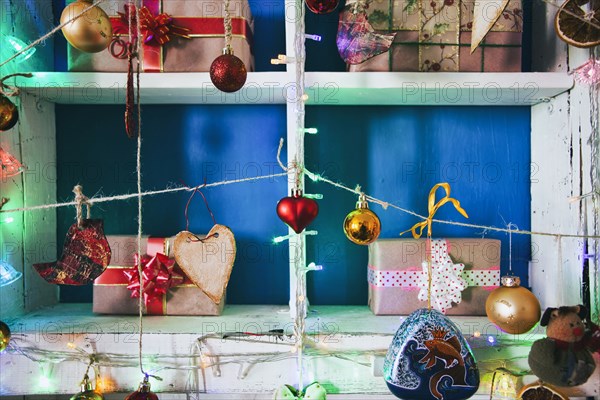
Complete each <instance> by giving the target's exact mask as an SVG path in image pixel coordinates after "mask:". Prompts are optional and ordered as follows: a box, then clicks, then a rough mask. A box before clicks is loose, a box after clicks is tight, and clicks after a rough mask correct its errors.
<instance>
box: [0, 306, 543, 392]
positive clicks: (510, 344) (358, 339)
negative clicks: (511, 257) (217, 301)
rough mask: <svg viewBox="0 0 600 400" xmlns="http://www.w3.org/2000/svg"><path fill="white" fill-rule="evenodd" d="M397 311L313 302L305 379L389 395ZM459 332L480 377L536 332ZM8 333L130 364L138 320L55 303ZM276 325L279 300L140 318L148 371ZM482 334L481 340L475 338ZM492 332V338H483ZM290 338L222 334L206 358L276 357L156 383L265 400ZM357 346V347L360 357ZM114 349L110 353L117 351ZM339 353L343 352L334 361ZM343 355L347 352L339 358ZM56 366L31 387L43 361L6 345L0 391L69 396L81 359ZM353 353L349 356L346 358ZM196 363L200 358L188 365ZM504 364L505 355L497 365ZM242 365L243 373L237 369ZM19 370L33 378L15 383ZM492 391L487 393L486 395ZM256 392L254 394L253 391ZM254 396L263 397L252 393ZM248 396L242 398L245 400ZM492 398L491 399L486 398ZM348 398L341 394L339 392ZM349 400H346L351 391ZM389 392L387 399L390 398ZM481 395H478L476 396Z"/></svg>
mask: <svg viewBox="0 0 600 400" xmlns="http://www.w3.org/2000/svg"><path fill="white" fill-rule="evenodd" d="M401 319H402V317H398V316H379V317H378V316H375V315H373V314H372V313H371V311H370V310H369V309H368V307H366V306H315V307H312V308H311V310H310V312H309V315H308V318H307V324H306V326H307V331H308V334H309V335H310V339H308V340H309V341H310V343H311V345H309V347H310V348H311V349H312V353H307V355H306V358H305V360H304V365H305V380H306V381H307V383H308V382H310V381H312V380H314V379H318V380H319V381H320V382H321V383H322V384H323V385H325V386H326V388H327V389H328V391H330V393H346V394H355V395H359V396H360V394H363V397H362V398H363V399H367V398H369V397H367V395H366V394H369V395H378V396H380V397H379V398H386V397H382V396H386V395H389V391H388V390H387V387H386V385H385V382H384V380H383V378H382V377H381V369H380V368H381V361H382V358H383V356H384V355H385V353H386V351H387V348H388V346H389V344H390V342H391V339H392V336H393V335H394V333H395V332H396V330H397V328H398V326H399V325H400V323H401ZM452 320H454V321H455V322H456V323H457V325H458V326H459V328H460V329H461V330H462V331H463V334H464V335H465V336H466V337H468V338H470V342H471V343H472V346H473V348H474V351H475V356H476V358H477V360H478V362H479V367H480V369H481V371H482V374H486V373H490V372H491V371H493V370H494V369H495V368H497V367H498V366H500V365H499V363H500V361H499V360H500V359H502V360H507V361H506V363H507V364H506V365H507V366H509V367H512V368H514V369H516V370H523V369H527V365H526V357H527V354H528V352H529V346H530V345H531V342H532V340H535V339H537V338H539V337H540V333H539V332H537V331H536V332H534V333H532V334H528V335H522V336H512V335H507V334H500V333H499V332H498V331H497V329H496V328H495V327H494V326H493V325H492V324H490V323H489V321H488V320H487V318H485V317H453V318H452ZM7 323H8V324H9V325H10V326H11V328H12V329H13V336H14V339H13V340H14V344H15V345H17V346H19V347H21V348H25V349H26V348H29V349H30V352H31V350H35V349H44V350H48V351H61V352H65V351H67V352H68V351H74V350H69V349H68V348H67V343H68V342H74V343H76V344H77V345H78V346H79V347H81V348H83V349H85V350H86V351H95V352H97V353H98V354H100V355H102V354H106V353H111V354H112V357H113V358H115V357H116V358H118V359H119V360H120V361H121V362H123V361H125V362H129V363H130V364H133V365H135V364H136V363H137V358H136V355H137V348H138V346H137V335H136V332H137V329H138V321H137V317H135V316H112V315H94V314H92V312H91V305H90V304H60V305H58V306H54V307H50V308H46V309H43V310H40V311H36V312H33V313H30V314H28V315H25V316H23V317H20V318H18V319H15V320H12V321H10V320H9V321H7ZM272 329H282V330H283V331H284V333H285V334H287V335H291V333H292V332H293V322H292V320H291V319H290V317H289V311H288V310H287V307H285V306H236V305H232V306H227V307H226V308H225V312H224V314H223V315H222V316H220V317H175V316H166V317H162V316H157V317H152V316H150V317H145V318H144V354H145V355H146V361H145V362H146V364H147V368H156V367H157V366H158V365H163V366H165V365H168V366H178V367H185V366H188V367H189V366H190V361H191V360H190V359H189V358H181V357H179V358H178V356H181V355H189V354H190V349H193V347H194V346H193V345H194V343H196V340H197V338H198V337H200V336H203V335H206V334H215V333H216V334H221V333H224V332H250V333H259V332H265V331H269V330H272ZM475 331H479V332H481V333H482V335H481V337H479V338H474V337H473V333H474V332H475ZM488 336H493V337H494V338H495V339H496V343H502V344H503V346H502V348H501V349H500V348H499V347H495V346H492V345H491V344H489V343H488V342H487V338H488ZM292 347H293V341H292V339H291V338H290V337H289V336H284V337H283V338H282V339H280V340H276V339H274V338H273V337H250V338H247V337H246V338H240V339H233V340H223V339H221V337H220V336H219V335H217V337H214V338H212V339H209V340H208V341H206V342H205V344H204V345H203V351H204V354H205V355H214V356H215V358H216V357H219V359H220V361H228V360H230V358H228V356H227V355H228V354H229V355H231V354H244V355H245V359H247V360H251V359H254V358H261V357H262V358H267V359H268V358H269V356H268V355H267V354H270V355H271V356H272V355H273V354H275V355H276V357H275V358H274V359H273V360H272V361H270V362H265V363H262V364H256V365H255V366H253V367H252V365H251V364H250V363H248V362H246V363H229V364H224V365H221V366H220V367H219V368H218V369H217V368H207V370H206V372H205V373H204V374H202V373H201V371H199V370H191V371H185V370H173V369H165V370H161V371H158V372H157V374H158V375H160V376H161V377H162V378H163V379H164V381H162V382H156V383H155V384H154V388H155V389H156V390H157V391H160V392H179V393H182V392H188V393H189V392H194V390H195V389H199V390H200V391H201V392H207V393H213V394H222V395H229V396H231V397H227V398H237V397H235V396H238V395H240V396H242V398H269V396H268V395H269V394H270V393H272V392H273V390H274V389H275V388H276V387H277V386H279V385H281V384H282V383H293V382H296V381H297V379H298V377H297V373H296V359H295V354H293V353H291V352H290V350H291V348H292ZM360 352H363V353H362V354H361V353H360ZM115 355H117V356H115ZM338 356H341V357H338ZM344 357H346V358H344ZM66 358H67V361H64V362H61V363H59V364H56V365H54V367H53V369H52V376H51V382H52V386H51V387H50V388H42V387H40V386H38V385H35V384H32V382H34V381H35V378H33V377H36V376H38V375H39V374H40V365H41V364H38V363H36V362H32V361H31V360H28V359H27V358H25V357H24V356H23V355H21V354H19V353H18V352H17V351H15V350H14V349H13V350H9V351H8V352H5V353H3V354H2V355H1V356H0V362H1V365H3V366H5V365H12V367H10V368H4V367H3V368H2V374H0V396H5V395H35V394H43V393H45V392H47V393H55V394H61V393H72V392H73V390H74V389H75V388H77V386H78V381H79V380H80V379H81V376H82V375H83V371H84V369H85V365H84V364H83V363H81V362H76V361H68V357H66ZM239 358H240V357H239V356H238V359H239ZM348 358H349V359H352V360H354V361H349V360H348ZM200 362H201V360H200V357H199V355H198V357H197V359H196V360H195V365H199V363H200ZM502 362H504V361H502ZM241 371H246V372H247V374H245V376H243V377H240V372H241ZM102 373H103V374H104V375H105V376H110V377H111V380H112V381H113V382H114V387H113V388H114V391H116V392H127V391H128V390H132V389H133V388H134V387H135V385H136V384H137V382H138V381H139V379H140V376H139V375H140V373H139V370H138V369H137V368H136V367H119V368H107V367H104V368H102ZM23 376H31V377H32V378H28V379H22V378H21V377H23ZM488 384H489V383H482V386H481V390H480V394H481V395H485V393H486V390H487V385H488ZM488 393H489V392H488ZM250 395H252V396H257V397H250ZM258 395H260V396H258ZM244 396H246V397H244ZM488 396H489V395H488ZM343 398H346V397H343ZM347 398H352V397H350V396H348V397H347ZM390 398H391V397H390ZM482 398H483V397H482Z"/></svg>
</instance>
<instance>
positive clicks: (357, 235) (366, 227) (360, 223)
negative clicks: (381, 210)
mask: <svg viewBox="0 0 600 400" xmlns="http://www.w3.org/2000/svg"><path fill="white" fill-rule="evenodd" d="M344 233H345V234H346V237H347V238H348V240H350V241H351V242H353V243H356V244H361V245H367V244H369V243H373V242H374V241H375V240H377V238H378V237H379V234H380V233H381V222H380V221H379V217H377V214H375V213H374V212H373V211H371V210H369V205H368V204H367V201H366V198H365V196H364V195H360V197H359V199H358V202H357V203H356V209H355V210H353V211H351V212H350V213H349V214H348V215H346V219H345V220H344Z"/></svg>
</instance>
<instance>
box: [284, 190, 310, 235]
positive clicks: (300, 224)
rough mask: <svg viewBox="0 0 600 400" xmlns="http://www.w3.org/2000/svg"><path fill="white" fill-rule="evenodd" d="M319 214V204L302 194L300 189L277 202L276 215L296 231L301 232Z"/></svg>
mask: <svg viewBox="0 0 600 400" xmlns="http://www.w3.org/2000/svg"><path fill="white" fill-rule="evenodd" d="M317 214H319V205H318V204H317V202H316V201H314V200H313V199H309V198H306V197H303V196H302V192H301V191H296V192H295V193H292V196H290V197H284V198H283V199H281V200H279V203H277V215H279V218H280V219H281V220H282V221H283V222H285V223H286V224H287V225H288V226H289V227H290V228H292V229H293V230H294V232H296V233H301V232H302V231H303V230H304V228H306V227H307V226H308V225H309V224H310V223H311V222H312V221H313V220H314V219H315V218H316V217H317Z"/></svg>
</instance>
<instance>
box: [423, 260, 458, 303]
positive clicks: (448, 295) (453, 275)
mask: <svg viewBox="0 0 600 400" xmlns="http://www.w3.org/2000/svg"><path fill="white" fill-rule="evenodd" d="M440 258H441V260H440V261H441V262H436V263H434V262H433V260H432V263H431V271H432V280H431V305H432V306H433V308H435V309H436V310H438V311H441V312H442V313H444V314H445V313H446V310H448V309H450V308H452V303H453V302H454V303H456V304H458V303H460V302H461V300H462V295H461V292H462V291H463V290H465V288H466V287H467V282H466V281H465V280H464V279H463V278H462V277H461V276H460V275H461V273H462V271H463V269H464V268H465V265H464V264H454V263H453V262H452V259H451V258H450V256H449V255H448V254H444V255H443V256H441V257H440ZM419 287H420V288H421V290H420V291H419V300H421V301H427V293H428V288H429V269H428V268H427V263H426V262H424V263H423V274H422V275H421V279H420V281H419Z"/></svg>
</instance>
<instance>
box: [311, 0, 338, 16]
mask: <svg viewBox="0 0 600 400" xmlns="http://www.w3.org/2000/svg"><path fill="white" fill-rule="evenodd" d="M305 1H306V6H307V7H308V9H309V10H310V11H312V12H314V13H315V14H328V13H330V12H332V11H333V10H335V9H336V7H337V6H338V3H339V0H305Z"/></svg>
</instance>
